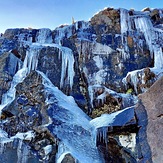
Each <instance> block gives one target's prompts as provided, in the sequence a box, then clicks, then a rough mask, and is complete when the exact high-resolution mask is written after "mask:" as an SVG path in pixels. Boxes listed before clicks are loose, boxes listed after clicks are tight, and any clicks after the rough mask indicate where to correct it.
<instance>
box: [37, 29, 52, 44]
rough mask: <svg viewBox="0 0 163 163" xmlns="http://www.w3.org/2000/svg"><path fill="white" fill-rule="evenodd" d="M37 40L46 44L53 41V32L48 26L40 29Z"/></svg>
mask: <svg viewBox="0 0 163 163" xmlns="http://www.w3.org/2000/svg"><path fill="white" fill-rule="evenodd" d="M37 35H38V36H37V39H36V42H38V43H41V44H44V43H49V44H50V43H52V41H53V40H52V32H51V30H50V29H48V28H42V29H39V31H38V34H37Z"/></svg>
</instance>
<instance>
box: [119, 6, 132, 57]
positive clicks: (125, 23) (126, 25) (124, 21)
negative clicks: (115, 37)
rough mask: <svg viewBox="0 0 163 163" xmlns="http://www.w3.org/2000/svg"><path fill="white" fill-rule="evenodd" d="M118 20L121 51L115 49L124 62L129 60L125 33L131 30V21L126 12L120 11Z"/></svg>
mask: <svg viewBox="0 0 163 163" xmlns="http://www.w3.org/2000/svg"><path fill="white" fill-rule="evenodd" d="M120 20H121V40H122V45H123V48H122V49H117V50H119V51H120V52H121V55H122V58H123V59H124V60H126V59H128V58H130V54H129V49H128V45H127V37H126V36H127V32H128V31H130V30H131V21H130V16H129V14H128V10H126V9H120Z"/></svg>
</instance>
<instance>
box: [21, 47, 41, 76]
mask: <svg viewBox="0 0 163 163" xmlns="http://www.w3.org/2000/svg"><path fill="white" fill-rule="evenodd" d="M39 51H40V49H39V48H38V47H35V46H33V47H31V48H30V49H29V50H27V52H26V57H25V60H24V64H23V68H25V69H26V68H27V69H28V73H29V72H30V71H31V70H36V68H37V64H38V57H39Z"/></svg>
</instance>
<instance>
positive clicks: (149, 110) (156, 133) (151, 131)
mask: <svg viewBox="0 0 163 163" xmlns="http://www.w3.org/2000/svg"><path fill="white" fill-rule="evenodd" d="M162 86H163V78H161V79H160V80H158V81H157V82H156V83H155V84H154V85H153V86H152V87H151V88H150V89H149V90H148V91H147V92H146V93H144V94H142V95H140V96H139V98H140V99H141V102H142V103H141V106H139V107H144V113H145V112H146V117H144V121H146V131H145V132H146V134H145V135H146V139H147V141H148V144H149V146H150V149H151V158H152V161H153V162H156V163H159V162H160V161H161V160H163V157H162V156H163V150H162V144H163V140H162V134H163V133H162V123H163V119H162V116H163V110H162V108H163V101H162V98H163V87H162ZM139 107H138V109H139ZM138 118H139V117H138ZM142 148H143V147H142ZM143 149H146V148H145V145H144V148H143Z"/></svg>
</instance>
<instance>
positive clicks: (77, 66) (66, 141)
mask: <svg viewBox="0 0 163 163" xmlns="http://www.w3.org/2000/svg"><path fill="white" fill-rule="evenodd" d="M162 24H163V11H162V10H161V9H154V10H151V9H149V8H146V9H144V10H143V11H141V12H140V11H134V10H130V11H128V10H125V9H113V8H107V9H104V10H102V11H100V12H99V13H97V14H96V15H94V16H93V17H92V18H91V20H90V21H89V22H85V21H78V22H73V24H71V25H66V26H64V25H63V26H60V27H57V28H56V29H55V30H53V31H51V30H50V29H47V28H42V29H7V30H6V31H5V33H4V35H2V36H1V37H0V101H1V105H0V112H1V116H0V119H1V122H0V145H1V146H0V158H3V160H4V162H10V161H11V160H10V158H7V155H10V153H11V152H13V153H16V154H15V156H13V160H14V161H15V162H16V161H17V162H22V163H25V162H39V160H41V161H43V162H57V163H61V162H69V163H74V162H75V161H76V160H77V162H78V161H79V162H81V163H90V162H97V163H103V162H106V163H111V162H133V163H134V162H161V161H162V160H163V158H162V147H161V144H162V143H161V142H162V141H161V134H162V133H161V123H162V121H161V120H162V112H161V108H162V107H163V106H162V100H161V99H162V87H161V85H162V84H163V83H162V81H163V79H162V78H161V76H162V74H163V52H162V48H163V47H162V45H163V37H162V36H163V31H162V30H163V28H162ZM160 78H161V79H160ZM158 79H160V80H158ZM61 91H62V92H61ZM144 92H146V93H144ZM140 94H141V95H140ZM90 117H91V118H93V120H91V118H90ZM154 135H158V138H157V139H156V141H153V138H154ZM21 150H22V151H23V152H22V154H21V152H20V151H21ZM7 151H8V152H7ZM6 152H7V153H6ZM4 153H5V154H4ZM115 153H116V154H115ZM27 155H28V157H27ZM3 156H4V157H3ZM22 158H23V159H22Z"/></svg>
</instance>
